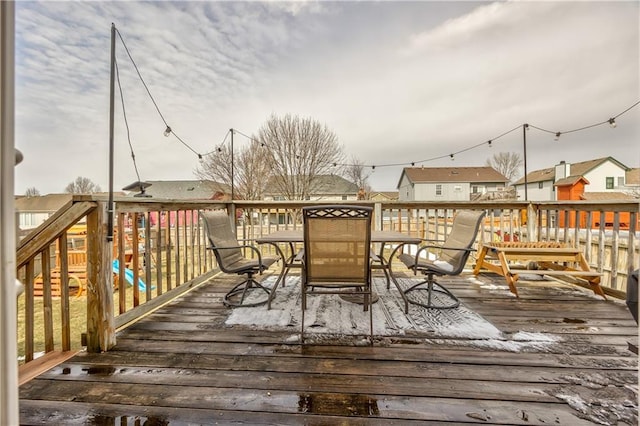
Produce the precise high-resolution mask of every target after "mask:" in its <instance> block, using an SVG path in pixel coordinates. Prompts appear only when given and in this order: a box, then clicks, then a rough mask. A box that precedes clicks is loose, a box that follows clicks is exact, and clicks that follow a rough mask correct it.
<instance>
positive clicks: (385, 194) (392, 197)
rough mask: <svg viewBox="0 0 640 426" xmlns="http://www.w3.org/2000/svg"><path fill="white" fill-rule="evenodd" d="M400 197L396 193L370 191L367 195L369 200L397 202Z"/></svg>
mask: <svg viewBox="0 0 640 426" xmlns="http://www.w3.org/2000/svg"><path fill="white" fill-rule="evenodd" d="M399 197H400V193H399V192H398V191H371V193H370V194H369V198H370V199H375V198H386V199H387V200H397V199H398V198H399Z"/></svg>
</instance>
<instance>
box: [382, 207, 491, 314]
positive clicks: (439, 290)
mask: <svg viewBox="0 0 640 426" xmlns="http://www.w3.org/2000/svg"><path fill="white" fill-rule="evenodd" d="M484 215H485V212H484V211H483V210H462V211H459V212H458V213H457V214H456V215H455V217H454V219H453V225H452V227H451V232H450V233H449V235H448V236H447V237H446V239H445V240H444V242H442V243H441V244H432V243H429V241H433V240H425V241H426V242H427V244H425V245H421V246H420V247H419V248H418V249H417V251H416V253H415V254H408V253H402V250H403V248H404V247H406V246H407V245H408V243H405V244H401V245H398V246H397V247H396V248H395V249H394V251H393V252H392V253H391V257H390V259H394V258H395V256H396V254H397V253H400V254H399V255H398V259H399V260H400V261H401V262H402V263H404V265H405V266H406V267H407V268H409V269H410V270H411V271H413V273H414V275H417V274H418V273H422V274H423V275H426V279H424V280H423V281H420V282H418V283H416V284H413V285H411V286H410V287H409V288H406V289H403V288H402V287H401V286H400V284H399V283H398V281H397V277H395V276H394V274H393V272H392V271H390V275H391V278H392V281H393V283H394V284H395V285H396V287H397V288H398V290H399V291H400V294H401V295H402V298H403V300H404V309H405V313H408V312H409V303H412V304H415V305H419V306H423V307H425V308H430V309H453V308H457V307H458V306H460V301H459V300H458V298H457V297H455V296H454V295H453V294H452V293H451V292H450V291H449V290H448V289H447V288H446V287H444V286H443V285H441V284H439V283H438V282H437V281H436V279H435V277H442V276H445V275H459V274H460V273H461V272H462V270H463V269H464V267H465V264H466V263H467V259H468V258H469V255H470V254H471V252H472V251H475V249H474V248H473V245H474V243H475V241H476V236H477V235H478V228H479V226H480V223H481V222H482V219H483V218H484ZM425 252H426V253H427V255H426V256H425V255H424V254H425ZM433 252H435V253H433ZM429 254H431V256H434V255H435V258H431V259H430V258H429ZM392 263H393V262H391V261H390V262H389V265H390V269H391V268H392V266H391V264H392ZM387 287H388V285H387ZM419 291H424V292H426V302H425V301H424V299H420V300H418V298H416V297H411V293H413V292H419ZM416 294H417V293H416Z"/></svg>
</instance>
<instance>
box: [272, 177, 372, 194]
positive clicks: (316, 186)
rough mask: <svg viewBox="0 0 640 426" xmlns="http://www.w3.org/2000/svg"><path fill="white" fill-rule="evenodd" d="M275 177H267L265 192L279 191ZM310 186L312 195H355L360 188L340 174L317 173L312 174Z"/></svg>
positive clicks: (276, 192) (275, 192)
mask: <svg viewBox="0 0 640 426" xmlns="http://www.w3.org/2000/svg"><path fill="white" fill-rule="evenodd" d="M275 179H276V178H275V177H271V178H270V179H269V183H268V184H267V190H266V191H265V194H268V195H277V194H280V193H281V191H279V190H278V185H277V184H276V183H275ZM311 188H313V191H312V194H311V195H312V196H313V195H357V194H358V191H359V190H360V188H358V185H356V184H355V183H353V182H349V181H348V180H346V179H345V178H343V177H342V176H338V175H318V176H314V177H313V180H312V183H311Z"/></svg>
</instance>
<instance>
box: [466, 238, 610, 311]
mask: <svg viewBox="0 0 640 426" xmlns="http://www.w3.org/2000/svg"><path fill="white" fill-rule="evenodd" d="M515 261H526V262H535V263H536V264H537V268H536V269H526V270H525V271H521V272H520V271H518V272H516V271H517V270H516V271H514V270H513V269H512V262H515ZM481 269H487V270H489V271H492V272H495V273H497V274H499V275H502V276H503V277H505V279H506V281H507V284H509V289H510V290H511V292H512V293H513V294H515V295H516V296H518V290H517V288H516V282H517V281H518V278H519V277H520V273H526V274H536V275H549V276H571V277H574V278H579V279H584V280H586V281H587V282H588V283H589V286H590V287H591V289H592V290H593V292H594V293H596V294H598V295H600V296H602V297H604V298H605V299H606V298H607V297H606V296H605V294H604V291H603V290H602V287H601V286H600V278H601V277H602V274H601V273H599V272H595V271H592V270H591V268H590V267H589V264H588V263H587V261H586V259H585V258H584V255H583V254H582V252H581V251H580V249H578V248H575V247H569V246H567V245H565V244H563V243H559V242H554V241H536V242H525V241H519V242H515V241H513V242H491V243H487V244H485V245H483V246H482V248H481V249H480V253H479V255H478V261H477V262H476V266H475V268H474V269H473V274H474V275H478V274H479V273H480V270H481Z"/></svg>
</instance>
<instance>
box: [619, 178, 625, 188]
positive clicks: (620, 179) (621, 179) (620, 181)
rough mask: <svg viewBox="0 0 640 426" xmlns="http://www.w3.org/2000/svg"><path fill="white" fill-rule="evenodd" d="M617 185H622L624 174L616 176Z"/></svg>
mask: <svg viewBox="0 0 640 426" xmlns="http://www.w3.org/2000/svg"><path fill="white" fill-rule="evenodd" d="M618 186H624V176H618Z"/></svg>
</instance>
